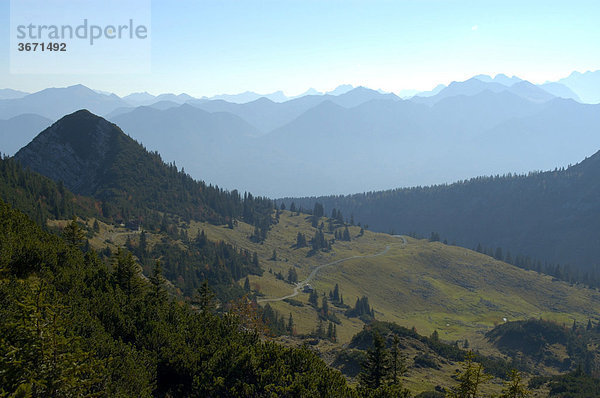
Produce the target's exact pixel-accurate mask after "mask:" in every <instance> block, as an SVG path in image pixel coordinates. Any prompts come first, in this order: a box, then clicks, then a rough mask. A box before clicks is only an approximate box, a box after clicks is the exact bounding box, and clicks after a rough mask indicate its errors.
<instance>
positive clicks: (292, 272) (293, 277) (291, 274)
mask: <svg viewBox="0 0 600 398" xmlns="http://www.w3.org/2000/svg"><path fill="white" fill-rule="evenodd" d="M287 281H288V282H289V283H298V273H297V272H296V268H294V267H290V268H289V269H288V274H287Z"/></svg>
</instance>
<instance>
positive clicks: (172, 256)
mask: <svg viewBox="0 0 600 398" xmlns="http://www.w3.org/2000/svg"><path fill="white" fill-rule="evenodd" d="M136 254H138V258H140V257H141V256H140V255H139V253H138V252H136ZM147 256H148V257H149V258H152V259H160V260H161V264H162V266H163V270H164V271H163V272H164V276H165V278H167V279H168V280H170V281H171V282H172V283H173V284H174V285H175V286H176V287H177V288H179V289H180V290H181V292H182V294H183V295H184V296H187V297H191V296H192V295H193V294H194V292H195V291H196V289H198V288H199V287H200V284H201V283H202V281H204V280H205V279H206V280H208V282H209V284H210V286H211V287H212V288H213V289H214V290H215V292H216V293H217V295H218V297H219V299H221V300H224V301H229V300H231V299H233V298H236V297H240V296H242V295H243V294H244V292H243V290H242V289H241V288H240V286H239V285H238V284H236V283H234V281H237V280H240V279H242V278H244V277H245V276H247V275H248V274H254V275H262V272H263V271H262V269H261V267H260V264H259V263H258V257H257V256H255V255H254V254H250V253H249V252H248V251H246V250H237V249H236V248H234V247H233V246H231V245H230V244H228V243H225V242H212V241H210V240H208V238H207V236H206V234H205V233H204V231H201V232H200V233H199V234H198V236H197V237H196V239H194V240H193V241H192V242H190V243H189V244H188V247H181V246H180V245H177V244H175V243H174V242H172V241H170V240H168V239H163V240H162V241H161V242H158V243H157V244H155V245H154V246H153V248H152V250H151V252H150V253H148V255H147Z"/></svg>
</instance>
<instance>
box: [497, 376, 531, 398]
mask: <svg viewBox="0 0 600 398" xmlns="http://www.w3.org/2000/svg"><path fill="white" fill-rule="evenodd" d="M529 396H531V393H530V391H529V390H527V389H526V388H525V385H524V384H523V378H522V375H521V373H520V372H518V371H516V370H514V369H513V370H511V372H510V376H509V380H508V381H506V382H505V383H504V388H503V389H502V394H501V395H500V398H526V397H529Z"/></svg>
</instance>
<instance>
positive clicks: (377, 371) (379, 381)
mask: <svg viewBox="0 0 600 398" xmlns="http://www.w3.org/2000/svg"><path fill="white" fill-rule="evenodd" d="M389 362H390V361H389V353H388V352H387V350H386V348H385V340H384V339H383V337H381V335H380V334H379V333H378V332H377V331H375V332H373V346H372V347H371V348H370V349H369V350H368V351H367V357H366V359H365V362H364V363H363V371H362V372H361V373H360V374H359V380H360V384H361V386H364V387H365V388H368V389H370V390H375V389H377V388H379V387H380V386H382V385H383V384H384V383H385V382H386V380H387V378H388V375H389V369H390V364H389Z"/></svg>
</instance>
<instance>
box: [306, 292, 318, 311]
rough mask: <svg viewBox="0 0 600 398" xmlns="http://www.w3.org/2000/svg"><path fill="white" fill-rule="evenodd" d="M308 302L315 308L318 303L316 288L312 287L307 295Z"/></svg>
mask: <svg viewBox="0 0 600 398" xmlns="http://www.w3.org/2000/svg"><path fill="white" fill-rule="evenodd" d="M308 302H309V304H310V305H312V306H313V307H315V308H316V307H317V306H318V305H319V295H318V294H317V290H316V289H313V290H312V291H311V292H310V294H309V295H308Z"/></svg>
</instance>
